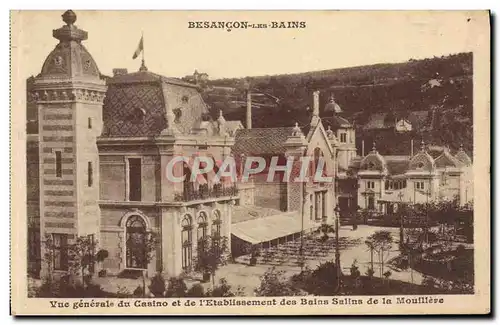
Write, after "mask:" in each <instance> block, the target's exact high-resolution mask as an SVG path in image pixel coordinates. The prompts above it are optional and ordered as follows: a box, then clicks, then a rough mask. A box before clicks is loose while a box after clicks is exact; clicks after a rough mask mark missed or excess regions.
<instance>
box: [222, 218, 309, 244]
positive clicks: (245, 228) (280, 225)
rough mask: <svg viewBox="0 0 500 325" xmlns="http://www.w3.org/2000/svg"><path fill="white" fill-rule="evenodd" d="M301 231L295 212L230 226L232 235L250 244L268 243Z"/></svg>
mask: <svg viewBox="0 0 500 325" xmlns="http://www.w3.org/2000/svg"><path fill="white" fill-rule="evenodd" d="M301 231H302V222H301V220H300V216H299V215H298V213H296V212H292V213H282V214H277V215H272V216H268V217H264V218H258V219H252V220H247V221H243V222H239V223H235V224H233V225H232V226H231V233H232V235H234V236H236V237H238V238H240V239H241V240H244V241H246V242H248V243H250V244H259V243H264V242H268V241H271V240H273V239H277V238H281V237H285V236H288V235H291V234H295V233H298V232H301Z"/></svg>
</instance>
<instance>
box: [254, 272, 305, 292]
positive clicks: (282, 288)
mask: <svg viewBox="0 0 500 325" xmlns="http://www.w3.org/2000/svg"><path fill="white" fill-rule="evenodd" d="M260 281H261V282H260V286H259V287H258V288H257V289H255V294H256V295H257V296H261V297H273V296H297V295H299V294H300V290H298V289H297V288H296V286H294V285H293V283H292V282H291V281H288V280H287V279H285V277H284V272H283V271H277V270H276V269H275V268H274V267H273V268H271V269H269V270H267V271H266V272H265V273H264V275H262V276H261V277H260Z"/></svg>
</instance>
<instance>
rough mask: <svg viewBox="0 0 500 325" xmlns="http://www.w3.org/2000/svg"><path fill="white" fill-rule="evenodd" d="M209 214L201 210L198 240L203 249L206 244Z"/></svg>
mask: <svg viewBox="0 0 500 325" xmlns="http://www.w3.org/2000/svg"><path fill="white" fill-rule="evenodd" d="M207 226H208V223H207V214H206V213H205V212H203V211H202V212H200V216H199V217H198V229H197V240H198V249H203V245H205V238H206V236H207Z"/></svg>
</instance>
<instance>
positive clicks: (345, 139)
mask: <svg viewBox="0 0 500 325" xmlns="http://www.w3.org/2000/svg"><path fill="white" fill-rule="evenodd" d="M340 142H343V143H345V142H347V134H346V133H340Z"/></svg>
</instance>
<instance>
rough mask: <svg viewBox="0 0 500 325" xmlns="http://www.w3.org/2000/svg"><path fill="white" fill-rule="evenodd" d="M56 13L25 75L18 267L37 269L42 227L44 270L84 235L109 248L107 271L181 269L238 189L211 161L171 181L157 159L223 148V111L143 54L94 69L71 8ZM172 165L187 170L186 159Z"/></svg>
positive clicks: (220, 153) (228, 140) (222, 232)
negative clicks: (129, 65) (145, 245)
mask: <svg viewBox="0 0 500 325" xmlns="http://www.w3.org/2000/svg"><path fill="white" fill-rule="evenodd" d="M62 18H63V21H64V23H65V25H64V26H62V27H61V28H59V29H56V30H54V31H53V37H54V38H55V39H57V41H58V43H57V44H56V45H55V48H54V49H53V51H52V52H50V53H48V55H47V58H46V60H45V62H44V63H43V65H42V69H41V72H40V74H38V75H37V76H36V77H31V78H29V79H28V81H27V90H28V104H27V119H28V121H27V133H28V137H27V169H28V170H27V181H28V194H27V200H28V207H27V215H28V219H29V226H28V233H29V240H28V244H29V253H28V255H29V257H28V262H29V263H28V264H29V271H30V272H31V273H35V274H40V272H41V274H42V275H43V274H44V272H46V271H47V270H46V268H47V265H46V264H47V263H43V262H42V257H43V256H45V253H46V252H45V249H46V248H45V246H46V245H45V242H46V240H47V238H50V239H52V243H53V247H52V248H51V249H52V250H53V251H52V252H51V253H52V255H53V261H52V267H53V269H54V272H58V271H62V272H63V271H65V270H67V268H68V261H67V256H66V254H65V250H64V247H65V246H66V245H67V244H69V243H71V242H73V241H74V240H75V238H76V237H77V236H78V237H79V236H88V237H89V238H90V239H91V241H92V242H95V243H96V244H97V245H98V246H99V248H102V249H106V250H107V251H108V252H109V257H108V258H107V259H105V261H104V264H103V265H102V267H103V268H105V269H106V270H107V271H108V273H111V274H119V273H121V272H124V271H134V270H144V269H147V270H148V271H149V274H151V273H154V272H155V271H163V272H164V273H166V274H168V275H179V274H181V273H182V272H188V271H189V270H190V269H192V263H193V256H195V254H196V251H197V243H198V241H199V240H200V239H201V238H203V237H204V236H207V235H211V236H212V238H215V239H214V240H217V238H221V237H223V236H225V237H230V233H231V212H232V206H233V205H234V204H235V202H236V201H235V200H237V199H238V189H237V187H236V184H233V183H231V181H230V180H227V179H223V180H221V181H220V182H215V180H214V178H213V176H214V175H215V174H214V173H208V174H206V175H204V176H203V177H199V178H197V180H196V182H195V183H192V182H189V181H187V182H184V183H182V182H180V183H175V182H170V181H169V180H168V179H167V178H166V177H165V176H164V171H165V169H166V166H167V164H168V163H169V161H170V160H171V159H172V158H174V157H176V156H179V155H182V156H188V157H192V156H194V155H204V156H209V157H212V158H213V159H214V161H221V160H223V159H224V158H225V157H227V156H229V155H230V154H231V147H232V146H233V144H234V137H232V136H229V135H228V134H227V132H226V131H225V123H226V121H225V119H224V116H222V114H221V115H220V116H219V117H218V118H217V119H215V120H214V119H212V118H211V117H209V115H208V108H207V105H206V104H205V102H204V101H203V99H202V98H201V95H200V92H199V89H198V88H197V86H195V85H193V84H190V83H186V82H183V81H181V80H178V79H174V78H168V77H164V76H161V75H158V74H156V73H153V72H151V71H149V70H148V69H147V67H146V65H145V63H144V60H143V62H142V65H141V67H140V69H139V71H136V72H131V73H128V72H127V71H126V70H123V69H115V70H114V75H113V76H111V77H107V76H104V75H102V74H101V73H100V72H99V68H98V65H97V63H96V62H95V61H94V59H93V58H92V56H91V54H90V53H89V51H88V50H87V49H86V48H85V46H84V45H83V41H85V40H86V39H87V32H85V31H84V30H82V29H79V28H78V27H77V26H76V25H75V22H76V20H77V17H76V15H75V13H74V12H73V11H71V10H69V11H66V12H65V13H64V14H63V15H62ZM175 169H176V171H177V172H179V173H181V174H182V173H184V174H185V175H188V177H189V175H190V167H189V164H176V165H175ZM174 172H175V171H174ZM188 177H187V178H188ZM150 232H154V233H157V234H159V238H160V240H159V243H158V245H157V247H156V248H155V249H154V256H153V258H152V261H151V262H150V263H147V260H146V256H145V255H146V254H145V252H144V250H141V249H137V247H138V245H137V244H138V243H142V242H144V241H145V240H146V238H147V236H148V234H149V233H150Z"/></svg>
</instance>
